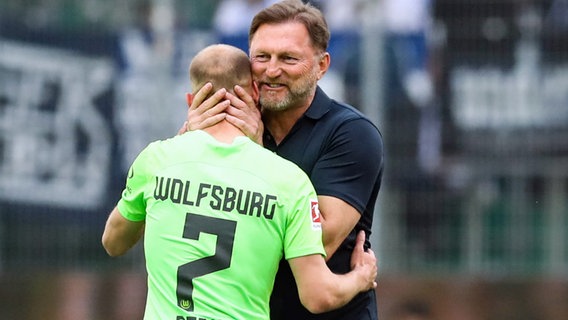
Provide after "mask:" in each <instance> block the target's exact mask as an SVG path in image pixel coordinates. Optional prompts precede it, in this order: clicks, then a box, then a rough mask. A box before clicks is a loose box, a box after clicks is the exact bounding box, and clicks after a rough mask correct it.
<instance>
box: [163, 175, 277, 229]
mask: <svg viewBox="0 0 568 320" xmlns="http://www.w3.org/2000/svg"><path fill="white" fill-rule="evenodd" d="M154 199H156V200H159V201H165V200H167V199H169V200H170V201H171V202H173V203H178V204H184V205H188V206H194V207H202V206H209V207H210V208H211V209H214V210H220V211H224V212H237V213H239V214H242V215H248V216H254V217H259V218H260V217H264V218H265V219H268V220H272V218H273V216H274V211H275V209H276V203H277V200H278V198H277V197H276V196H274V195H271V194H262V193H260V192H255V191H250V190H242V189H236V188H231V187H224V186H218V185H214V184H208V183H198V184H197V183H192V182H190V181H189V180H186V181H182V180H181V179H175V178H166V177H156V186H155V188H154Z"/></svg>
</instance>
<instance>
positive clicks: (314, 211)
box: [310, 200, 321, 230]
mask: <svg viewBox="0 0 568 320" xmlns="http://www.w3.org/2000/svg"><path fill="white" fill-rule="evenodd" d="M310 212H311V215H312V229H314V230H321V213H320V211H319V205H318V201H317V200H310Z"/></svg>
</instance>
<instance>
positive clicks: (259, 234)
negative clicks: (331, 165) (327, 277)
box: [118, 131, 325, 320]
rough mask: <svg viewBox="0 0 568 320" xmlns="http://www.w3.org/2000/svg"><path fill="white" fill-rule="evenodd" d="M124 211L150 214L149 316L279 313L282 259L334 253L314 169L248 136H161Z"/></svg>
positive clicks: (134, 170)
mask: <svg viewBox="0 0 568 320" xmlns="http://www.w3.org/2000/svg"><path fill="white" fill-rule="evenodd" d="M118 209H119V211H120V213H121V214H122V215H123V216H124V217H125V218H126V219H128V220H131V221H142V220H145V221H146V227H145V234H144V252H145V256H146V268H147V271H148V296H147V302H146V310H145V319H152V320H154V319H170V320H182V319H183V320H187V319H200V318H201V319H246V320H251V319H269V299H270V293H271V291H272V286H273V283H274V277H275V274H276V271H277V269H278V264H279V261H280V260H281V258H282V257H285V258H286V259H290V258H294V257H299V256H305V255H310V254H321V255H325V251H324V249H323V245H322V240H321V224H320V220H319V211H318V209H317V196H316V193H315V191H314V189H313V186H312V185H311V183H310V181H309V179H308V177H307V176H306V174H305V173H304V172H303V171H302V170H301V169H300V168H299V167H297V166H296V165H295V164H293V163H292V162H289V161H288V160H285V159H283V158H280V157H279V156H277V155H275V154H273V153H272V152H270V151H268V150H266V149H264V148H263V147H261V146H259V145H257V144H256V143H254V142H252V141H251V140H250V139H248V138H245V137H238V138H236V139H235V141H234V142H233V143H232V144H231V145H228V144H223V143H220V142H218V141H217V140H215V139H214V138H213V137H212V136H210V135H209V134H207V133H205V132H203V131H194V132H188V133H185V134H183V135H180V136H176V137H174V138H171V139H168V140H164V141H157V142H154V143H151V144H150V145H148V147H146V149H144V150H143V151H142V152H141V153H140V155H139V156H138V157H137V158H136V160H135V161H134V163H133V164H132V166H131V168H130V171H129V174H128V179H127V182H126V188H125V190H124V191H123V193H122V198H121V200H120V201H119V203H118Z"/></svg>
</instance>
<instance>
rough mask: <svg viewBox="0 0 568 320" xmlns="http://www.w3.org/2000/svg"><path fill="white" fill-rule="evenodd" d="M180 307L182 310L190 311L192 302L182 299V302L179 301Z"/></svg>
mask: <svg viewBox="0 0 568 320" xmlns="http://www.w3.org/2000/svg"><path fill="white" fill-rule="evenodd" d="M179 306H180V307H181V308H182V309H185V310H189V308H190V307H191V301H189V300H187V299H181V300H179Z"/></svg>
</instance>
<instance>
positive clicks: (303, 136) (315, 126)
mask: <svg viewBox="0 0 568 320" xmlns="http://www.w3.org/2000/svg"><path fill="white" fill-rule="evenodd" d="M263 140H264V146H265V147H266V148H268V149H270V150H272V151H274V152H275V153H277V154H278V155H280V156H281V157H283V158H286V159H288V160H290V161H292V162H294V163H296V164H297V165H298V166H299V167H300V168H302V169H303V170H304V171H305V172H306V173H307V174H308V176H309V177H310V180H311V181H312V183H313V185H314V187H315V190H316V192H317V194H318V195H326V196H333V197H336V198H339V199H341V200H343V201H345V202H347V203H349V204H350V205H351V206H353V207H354V208H355V209H357V211H359V213H361V219H360V220H359V222H358V223H357V225H356V227H355V229H354V230H353V231H351V233H350V234H349V236H348V237H347V239H346V240H345V241H344V242H343V243H342V244H341V246H340V247H339V248H338V249H337V251H336V252H335V253H334V255H333V256H332V257H331V259H330V260H329V261H328V266H329V268H330V269H331V270H332V271H333V272H334V273H347V272H349V270H350V260H351V252H352V251H353V246H354V244H355V239H356V234H357V231H359V230H365V232H366V234H367V239H368V237H369V235H370V233H371V224H372V222H373V212H374V207H375V202H376V200H377V196H378V193H379V189H380V186H381V178H382V173H383V142H382V137H381V134H380V132H379V130H378V129H377V127H376V126H375V125H374V124H373V123H372V122H371V121H370V120H369V119H368V118H367V117H365V116H364V115H363V114H362V113H361V112H359V111H358V110H356V109H355V108H353V107H351V106H348V105H346V104H342V103H338V102H336V101H335V100H332V99H330V98H329V97H328V96H327V95H326V94H325V93H324V92H323V90H321V89H320V88H319V87H318V89H317V91H316V95H315V98H314V101H313V102H312V104H311V105H310V107H309V108H308V110H307V111H306V112H305V113H304V115H303V116H302V117H301V118H300V119H299V120H298V121H297V122H296V124H295V125H294V126H293V127H292V130H290V133H289V134H288V135H287V136H286V137H285V138H284V139H283V140H282V142H281V143H280V144H279V145H276V144H275V142H274V139H273V138H272V136H271V135H270V132H269V131H268V130H267V129H266V130H265V133H264V137H263ZM365 245H366V247H368V246H369V241H368V240H367V241H366V243H365ZM375 303H376V301H375V293H374V291H373V290H371V292H369V293H363V294H359V295H358V296H357V297H355V299H353V300H352V301H351V302H350V303H349V304H348V305H346V306H345V307H343V308H341V309H339V310H336V311H332V312H330V313H325V314H322V315H318V316H315V315H312V314H311V313H309V312H308V311H307V310H306V309H305V308H304V307H303V306H302V305H301V303H300V300H299V297H298V294H297V288H296V285H295V281H294V277H293V275H292V272H291V270H290V267H289V265H288V263H287V262H285V261H283V262H282V263H281V264H280V269H279V271H278V274H277V277H276V283H275V286H274V292H273V296H272V299H271V310H272V315H271V319H350V320H351V319H362V318H360V314H362V312H363V313H364V312H365V311H364V310H366V309H367V308H368V307H369V304H375ZM372 307H373V308H374V310H376V305H373V306H372ZM375 312H376V311H375ZM374 318H376V315H375V316H374V317H373V318H369V319H374ZM363 319H367V318H363Z"/></svg>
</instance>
